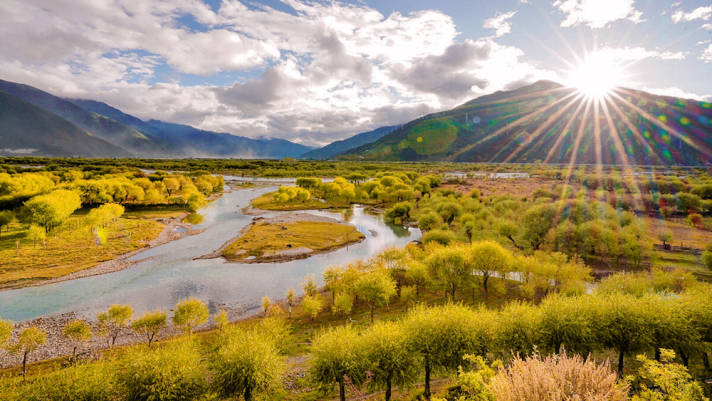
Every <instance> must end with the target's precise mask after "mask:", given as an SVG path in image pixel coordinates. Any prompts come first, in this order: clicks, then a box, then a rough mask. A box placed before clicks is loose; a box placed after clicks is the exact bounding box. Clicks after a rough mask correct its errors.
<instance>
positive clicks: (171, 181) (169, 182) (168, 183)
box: [163, 177, 180, 196]
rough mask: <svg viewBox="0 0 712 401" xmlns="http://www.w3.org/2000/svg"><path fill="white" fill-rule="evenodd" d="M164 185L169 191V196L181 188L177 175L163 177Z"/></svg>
mask: <svg viewBox="0 0 712 401" xmlns="http://www.w3.org/2000/svg"><path fill="white" fill-rule="evenodd" d="M163 185H165V187H166V191H168V196H171V195H173V193H174V192H176V191H178V190H179V189H180V182H179V181H178V179H177V178H176V177H166V178H164V179H163Z"/></svg>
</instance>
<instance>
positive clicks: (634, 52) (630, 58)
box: [596, 46, 687, 63]
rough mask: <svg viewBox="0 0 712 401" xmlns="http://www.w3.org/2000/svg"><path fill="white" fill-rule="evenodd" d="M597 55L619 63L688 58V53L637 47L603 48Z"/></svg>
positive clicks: (598, 50) (597, 51)
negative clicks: (651, 59)
mask: <svg viewBox="0 0 712 401" xmlns="http://www.w3.org/2000/svg"><path fill="white" fill-rule="evenodd" d="M596 53H599V54H603V55H604V56H605V57H606V59H608V60H614V61H615V62H617V63H626V62H636V61H642V60H645V59H648V58H657V59H660V60H683V59H685V57H686V56H687V53H686V52H671V51H660V50H650V49H646V48H644V47H642V46H636V47H602V48H600V49H597V50H596Z"/></svg>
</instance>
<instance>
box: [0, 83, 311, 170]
mask: <svg viewBox="0 0 712 401" xmlns="http://www.w3.org/2000/svg"><path fill="white" fill-rule="evenodd" d="M0 91H4V92H5V93H6V94H7V95H8V96H12V98H14V99H15V102H16V100H21V101H23V102H27V103H29V104H31V105H32V106H34V107H35V108H36V109H38V110H42V111H44V112H45V113H49V114H51V115H52V116H54V118H44V119H42V120H41V121H42V122H43V124H45V128H44V131H36V132H35V131H33V133H32V135H30V134H28V133H23V125H24V124H26V125H27V127H28V129H30V128H32V129H36V128H37V123H36V122H33V121H30V118H29V117H28V116H29V115H31V113H29V112H28V111H25V112H24V113H22V114H18V115H15V116H12V118H11V116H10V114H11V113H10V109H7V110H5V113H3V116H4V117H3V118H4V119H2V120H0V127H2V128H1V130H2V131H0V149H2V148H7V149H11V150H12V149H19V148H16V146H17V144H19V143H25V142H30V143H36V144H37V146H34V147H33V146H30V147H28V148H26V149H24V150H20V151H19V152H24V153H26V154H28V155H52V156H73V155H81V156H88V157H128V156H134V157H208V158H210V157H226V158H277V159H279V158H284V157H298V156H300V155H302V154H303V153H305V152H307V151H309V150H311V149H312V148H310V147H307V146H303V145H300V144H296V143H293V142H289V141H287V140H283V139H252V138H246V137H241V136H237V135H232V134H229V133H218V132H212V131H206V130H200V129H197V128H194V127H191V126H189V125H183V124H173V123H169V122H165V121H160V120H149V121H143V120H141V119H139V118H137V117H134V116H132V115H129V114H126V113H124V112H122V111H121V110H119V109H116V108H114V107H112V106H110V105H108V104H106V103H102V102H98V101H94V100H86V99H64V98H60V97H57V96H54V95H52V94H50V93H47V92H45V91H42V90H40V89H37V88H34V87H32V86H28V85H23V84H18V83H14V82H9V81H3V80H0ZM6 101H8V102H9V101H10V100H9V99H7V100H6ZM18 108H19V106H18ZM33 110H34V109H33ZM36 111H37V110H34V112H36ZM23 116H25V117H23ZM45 117H47V116H45ZM25 118H26V119H25ZM10 127H12V129H10ZM70 127H71V128H70ZM42 132H45V133H46V135H50V134H51V135H54V137H53V138H43V137H42V135H43V133H42ZM78 132H82V133H83V135H84V136H88V137H91V138H94V139H101V140H102V141H101V142H97V141H91V142H92V146H91V147H82V146H79V147H77V146H78V145H76V144H73V143H72V142H71V140H70V138H78V137H79V136H78ZM59 134H62V135H59ZM23 135H24V136H26V138H22V136H23ZM29 136H31V137H32V138H33V140H31V141H30V140H29V139H28V138H29ZM63 141H66V142H63ZM45 143H52V146H49V147H45V146H44V144H45ZM100 143H104V144H105V145H104V146H103V147H102V146H98V144H100ZM40 145H42V146H40ZM109 145H111V146H109ZM30 149H34V150H30ZM75 149H78V150H77V152H79V150H81V152H80V153H77V152H73V151H74V150H75ZM89 149H93V150H92V151H89ZM8 152H10V151H8ZM12 152H15V153H17V152H18V150H12ZM12 152H10V153H12Z"/></svg>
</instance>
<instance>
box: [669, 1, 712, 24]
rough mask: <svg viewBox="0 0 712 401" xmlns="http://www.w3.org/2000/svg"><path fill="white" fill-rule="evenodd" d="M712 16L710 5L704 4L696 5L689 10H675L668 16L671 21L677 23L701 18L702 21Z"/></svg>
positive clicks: (711, 6)
mask: <svg viewBox="0 0 712 401" xmlns="http://www.w3.org/2000/svg"><path fill="white" fill-rule="evenodd" d="M711 17H712V5H710V6H705V7H697V8H696V9H694V10H692V11H690V12H684V11H682V10H678V11H675V12H674V13H672V15H671V16H670V18H672V22H674V23H676V24H677V23H678V22H681V21H685V22H689V21H694V20H696V19H701V20H704V21H708V20H709V19H710V18H711Z"/></svg>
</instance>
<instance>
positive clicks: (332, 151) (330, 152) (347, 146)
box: [301, 125, 400, 160]
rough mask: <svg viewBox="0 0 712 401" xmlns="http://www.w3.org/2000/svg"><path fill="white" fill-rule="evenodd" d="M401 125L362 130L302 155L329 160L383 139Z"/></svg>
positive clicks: (305, 157)
mask: <svg viewBox="0 0 712 401" xmlns="http://www.w3.org/2000/svg"><path fill="white" fill-rule="evenodd" d="M398 127H400V126H399V125H391V126H388V127H380V128H376V129H375V130H373V131H368V132H362V133H360V134H356V135H354V136H352V137H349V138H346V139H342V140H340V141H335V142H332V143H330V144H328V145H326V146H324V147H322V148H319V149H314V150H312V151H310V152H307V153H305V154H303V155H302V156H301V159H311V160H328V159H332V158H334V157H335V156H338V155H340V154H342V153H345V152H348V151H349V150H351V149H355V148H357V147H359V146H363V145H366V144H369V143H371V142H375V141H377V140H379V139H381V138H382V137H383V136H384V135H386V134H388V133H390V132H391V131H393V130H394V129H396V128H398Z"/></svg>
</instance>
